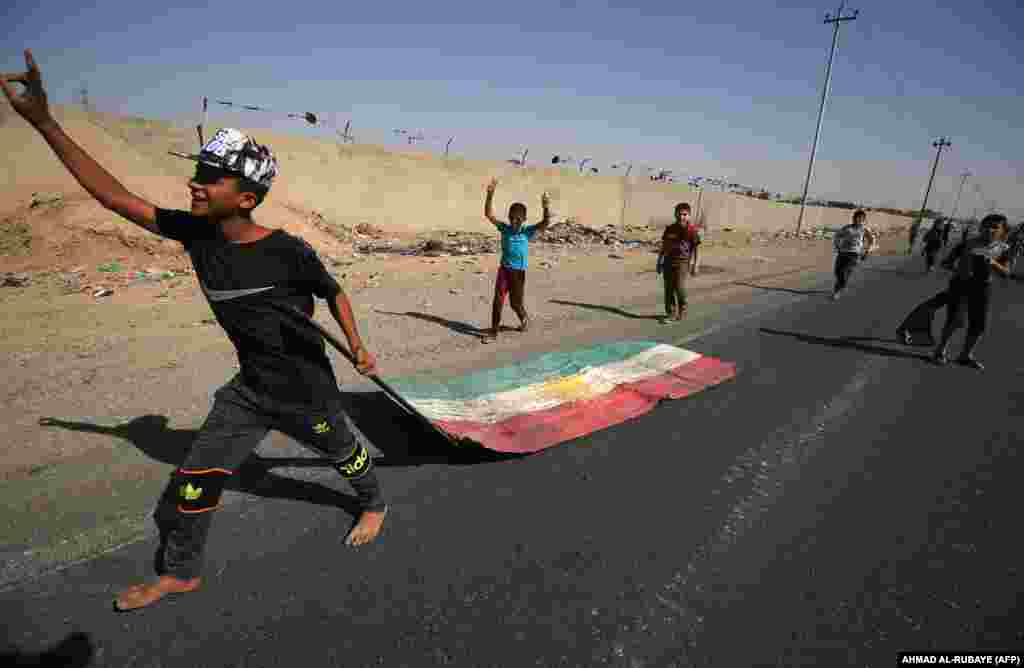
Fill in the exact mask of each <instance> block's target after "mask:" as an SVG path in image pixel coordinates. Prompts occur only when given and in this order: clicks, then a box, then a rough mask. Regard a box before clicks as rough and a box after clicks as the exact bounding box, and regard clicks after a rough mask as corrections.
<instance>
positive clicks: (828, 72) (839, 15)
mask: <svg viewBox="0 0 1024 668" xmlns="http://www.w3.org/2000/svg"><path fill="white" fill-rule="evenodd" d="M843 4H845V3H840V4H839V11H838V12H836V15H835V16H834V17H833V16H832V15H830V14H825V23H826V24H829V23H831V24H832V48H831V49H830V50H829V52H828V64H827V65H826V66H825V85H824V86H822V89H821V103H820V104H819V105H818V125H817V126H816V127H815V129H814V143H813V144H811V160H810V162H809V163H808V164H807V178H806V179H804V194H803V196H802V197H801V198H800V215H799V216H798V217H797V219H796V233H797V234H800V225H801V224H802V223H803V220H804V206H805V205H806V203H807V190H808V189H809V188H810V187H811V172H813V171H814V156H815V154H816V153H817V151H818V137H819V136H820V135H821V120H822V118H823V117H824V114H825V101H826V100H827V99H828V93H829V89H830V88H831V86H832V58H833V57H834V56H835V53H836V45H837V44H838V42H839V26H840V25H841V24H842V23H844V22H845V21H853V20H855V19H856V18H857V14H859V13H860V10H856V9H855V10H853V14H850V15H848V16H843Z"/></svg>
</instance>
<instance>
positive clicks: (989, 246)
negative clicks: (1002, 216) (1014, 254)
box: [947, 238, 1010, 285]
mask: <svg viewBox="0 0 1024 668" xmlns="http://www.w3.org/2000/svg"><path fill="white" fill-rule="evenodd" d="M1009 259H1010V245H1009V244H1007V243H1006V242H1004V241H984V240H982V239H980V238H974V239H970V240H968V241H964V242H961V243H960V245H958V246H957V247H956V248H954V249H953V250H952V251H951V252H950V256H949V258H948V259H947V263H949V264H950V265H952V268H953V270H954V271H955V272H956V274H955V275H954V277H953V279H954V280H959V281H967V282H968V283H971V284H976V285H988V284H989V283H991V282H992V272H993V270H992V264H991V263H990V262H989V260H996V261H997V262H999V263H1001V264H1005V263H1006V262H1008V261H1009Z"/></svg>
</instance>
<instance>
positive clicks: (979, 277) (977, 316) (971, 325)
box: [896, 214, 1012, 371]
mask: <svg viewBox="0 0 1024 668" xmlns="http://www.w3.org/2000/svg"><path fill="white" fill-rule="evenodd" d="M1008 232H1009V225H1008V224H1007V222H1006V217H1005V216H1002V215H1000V214H992V215H989V216H986V217H985V219H984V220H983V221H982V222H981V230H980V233H979V235H978V236H976V237H974V238H972V239H970V240H968V241H964V242H961V243H960V244H958V245H957V246H956V247H955V248H954V249H953V250H952V251H950V253H949V255H948V256H947V257H946V259H945V260H943V261H942V267H943V268H944V269H948V270H950V271H952V272H953V278H951V279H950V281H949V287H947V288H946V289H945V290H943V291H942V292H940V293H939V294H937V295H935V296H934V297H932V298H931V299H928V300H927V301H924V302H922V303H921V304H918V306H917V307H916V308H914V310H913V311H911V312H910V314H909V315H908V316H907V317H906V319H904V321H903V322H902V323H900V326H899V327H898V328H897V329H896V334H897V336H899V337H900V339H902V340H903V342H904V343H906V344H907V345H934V344H935V341H934V339H933V338H932V325H933V321H934V320H935V314H936V313H938V311H939V310H940V309H942V308H943V307H945V308H946V309H947V316H946V325H945V327H943V330H942V336H941V339H940V341H939V344H938V346H937V347H936V349H935V353H934V354H933V356H932V360H933V361H934V362H935V363H936V364H940V365H944V364H947V363H948V361H949V360H948V357H947V349H948V348H949V341H950V339H952V338H953V334H954V333H955V332H956V330H957V329H960V328H961V327H963V325H964V312H965V311H966V314H967V338H966V339H965V341H964V348H963V351H962V352H961V353H960V357H959V358H958V359H957V362H958V363H960V364H962V365H964V366H969V367H972V368H974V369H978V370H979V371H980V370H982V369H984V366H983V365H982V364H981V362H979V361H978V360H976V359H975V358H974V349H975V347H976V346H977V345H978V341H979V339H980V338H981V335H982V334H983V333H984V332H985V329H986V326H987V324H988V323H987V321H988V311H989V306H990V301H991V296H992V273H993V272H995V273H997V274H1001V275H1003V276H1007V275H1009V273H1010V267H1009V259H1010V254H1011V252H1012V251H1011V250H1010V244H1008V243H1007V241H1006V236H1007V234H1008Z"/></svg>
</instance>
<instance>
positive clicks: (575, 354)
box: [388, 341, 659, 401]
mask: <svg viewBox="0 0 1024 668" xmlns="http://www.w3.org/2000/svg"><path fill="white" fill-rule="evenodd" d="M656 345H659V344H658V343H657V342H656V341H617V342H615V343H607V344H603V345H600V346H595V347H593V348H584V349H582V350H573V351H570V352H554V353H545V354H543V355H539V356H537V357H531V358H529V359H526V360H524V361H522V362H518V363H516V364H513V365H510V366H506V367H502V368H500V369H487V370H484V371H478V372H476V373H472V374H468V375H465V376H460V377H458V378H452V379H451V380H447V381H444V382H436V381H431V382H425V381H417V380H416V379H415V378H404V379H403V378H399V379H397V380H394V381H392V380H389V381H388V383H389V384H390V385H391V386H392V387H393V388H394V389H395V390H396V391H397V392H398V393H399V394H401V395H402V396H403V397H405V398H406V399H407V400H411V401H416V400H420V399H447V400H452V401H467V400H470V399H474V398H476V397H480V396H483V395H486V394H495V393H497V392H505V391H508V390H513V389H515V388H517V387H524V386H526V385H532V384H534V383H540V382H544V381H547V380H552V379H554V378H561V377H565V376H571V375H573V374H576V373H579V372H580V371H582V370H583V369H586V368H589V367H595V366H602V365H605V364H611V363H614V362H620V361H622V360H624V359H627V358H629V357H632V356H634V355H638V354H640V353H642V352H644V351H645V350H648V349H650V348H653V347H654V346H656Z"/></svg>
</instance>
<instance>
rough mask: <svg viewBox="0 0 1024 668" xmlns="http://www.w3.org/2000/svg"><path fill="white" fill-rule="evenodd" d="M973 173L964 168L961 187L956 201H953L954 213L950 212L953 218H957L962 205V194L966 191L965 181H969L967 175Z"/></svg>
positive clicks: (957, 192)
mask: <svg viewBox="0 0 1024 668" xmlns="http://www.w3.org/2000/svg"><path fill="white" fill-rule="evenodd" d="M970 175H971V173H970V171H968V170H966V169H965V170H964V173H963V174H961V175H960V187H959V188H958V189H957V191H956V201H955V202H954V203H953V213H951V214H949V217H950V219H951V220H956V210H957V208H959V207H960V195H961V193H963V191H964V183H966V182H967V177H968V176H970Z"/></svg>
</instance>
